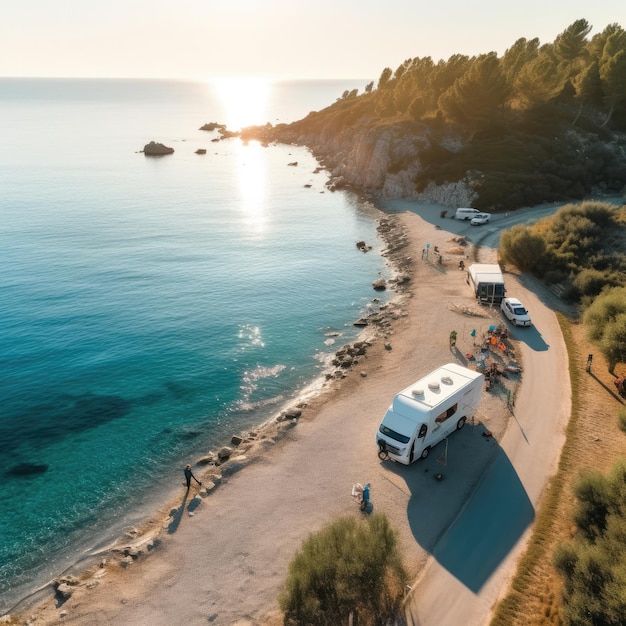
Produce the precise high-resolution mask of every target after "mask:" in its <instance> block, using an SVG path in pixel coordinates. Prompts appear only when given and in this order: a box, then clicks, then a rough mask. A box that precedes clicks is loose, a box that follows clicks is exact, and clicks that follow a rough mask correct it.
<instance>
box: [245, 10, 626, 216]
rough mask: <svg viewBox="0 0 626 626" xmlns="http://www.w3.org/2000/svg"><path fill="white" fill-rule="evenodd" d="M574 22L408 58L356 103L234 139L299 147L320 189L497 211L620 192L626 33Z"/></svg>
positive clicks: (625, 135) (348, 100)
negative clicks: (313, 160)
mask: <svg viewBox="0 0 626 626" xmlns="http://www.w3.org/2000/svg"><path fill="white" fill-rule="evenodd" d="M591 31H592V27H591V25H589V23H588V22H587V21H586V20H584V19H579V20H577V21H575V22H574V23H573V24H571V25H570V26H568V27H567V28H566V29H565V30H564V31H563V32H562V33H560V34H559V35H558V36H557V37H556V38H555V40H554V41H553V42H551V43H545V44H541V43H540V42H539V40H538V39H537V38H533V39H526V38H521V39H518V40H517V41H515V42H513V43H512V45H511V46H510V47H509V48H508V49H507V50H506V52H505V53H504V54H503V55H502V56H498V55H497V54H496V53H495V52H489V53H487V54H481V55H478V56H473V57H468V56H465V55H461V54H455V55H453V56H451V57H450V58H449V59H447V60H440V61H438V62H436V61H434V60H433V59H432V58H431V57H425V58H420V57H416V58H412V59H407V60H406V61H404V63H402V64H401V65H400V66H399V67H397V68H396V69H395V71H394V70H392V69H391V68H388V67H387V68H385V69H384V70H383V71H382V73H381V74H380V77H379V79H378V81H377V84H376V85H374V82H371V83H369V84H368V85H367V86H366V87H365V89H364V90H363V93H361V94H359V93H358V91H357V90H352V91H345V92H344V93H343V94H342V96H341V97H340V98H339V99H338V100H337V101H336V102H335V103H334V104H332V105H330V106H329V107H327V108H325V109H323V110H321V111H316V112H311V113H310V114H309V115H308V116H307V117H305V118H304V119H302V120H299V121H297V122H294V123H292V124H282V125H277V126H276V127H273V126H271V125H269V124H268V125H266V126H263V127H254V128H248V129H244V131H242V137H243V138H244V139H250V138H257V139H261V140H263V141H283V142H287V143H297V144H300V145H307V146H309V147H310V148H311V150H312V151H313V152H314V154H315V155H316V156H317V157H318V159H319V160H320V161H321V162H322V163H323V164H324V165H325V166H326V167H327V169H329V171H330V172H331V183H330V185H331V187H332V188H336V187H342V186H343V187H348V188H354V189H356V190H359V191H364V192H369V193H372V194H374V195H380V196H383V197H384V196H387V197H405V198H412V199H417V200H422V201H426V200H428V201H431V202H436V203H439V204H443V205H446V206H454V205H455V204H456V206H459V205H461V206H462V204H460V203H461V202H463V201H466V202H468V203H470V202H471V203H472V204H471V206H476V207H478V208H480V209H490V210H500V209H502V210H505V209H514V208H517V207H521V206H531V205H536V204H540V203H543V202H549V201H563V200H569V199H581V198H584V197H585V196H586V195H588V194H590V193H592V192H597V191H605V192H621V191H622V190H623V189H624V186H625V185H626V170H624V168H623V167H622V166H621V163H623V162H624V158H625V157H626V31H624V29H623V28H622V27H621V26H620V25H619V24H616V23H615V24H610V25H608V26H607V27H606V28H605V29H604V30H603V31H601V32H599V33H596V34H595V35H593V36H590V33H591Z"/></svg>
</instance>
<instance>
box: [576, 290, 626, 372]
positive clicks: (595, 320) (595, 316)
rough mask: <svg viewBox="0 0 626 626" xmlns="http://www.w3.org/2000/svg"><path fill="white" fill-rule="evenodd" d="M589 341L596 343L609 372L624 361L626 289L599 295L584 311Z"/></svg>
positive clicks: (625, 344)
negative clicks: (605, 359) (607, 364)
mask: <svg viewBox="0 0 626 626" xmlns="http://www.w3.org/2000/svg"><path fill="white" fill-rule="evenodd" d="M584 322H585V326H586V327H587V334H588V336H589V339H590V340H591V341H593V342H594V343H596V344H597V345H598V346H599V348H600V350H602V353H603V354H604V356H605V357H606V358H607V360H608V362H609V371H611V372H612V371H613V369H614V368H615V365H616V364H617V363H622V362H625V361H626V287H614V288H613V289H608V290H605V291H604V292H603V293H601V294H600V295H599V296H598V297H597V298H596V299H595V300H594V301H593V302H592V303H591V305H590V306H589V308H588V309H587V310H586V311H585V315H584Z"/></svg>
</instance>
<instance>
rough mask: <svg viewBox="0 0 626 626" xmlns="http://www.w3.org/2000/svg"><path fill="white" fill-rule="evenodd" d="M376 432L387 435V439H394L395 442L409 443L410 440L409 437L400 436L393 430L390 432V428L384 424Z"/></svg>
mask: <svg viewBox="0 0 626 626" xmlns="http://www.w3.org/2000/svg"><path fill="white" fill-rule="evenodd" d="M378 430H379V431H380V432H381V433H382V434H383V435H387V437H391V439H395V440H396V441H399V442H400V443H409V440H410V439H411V438H410V437H407V436H406V435H401V434H400V433H397V432H396V431H395V430H391V428H389V427H387V426H385V425H384V424H381V425H380V428H379V429H378Z"/></svg>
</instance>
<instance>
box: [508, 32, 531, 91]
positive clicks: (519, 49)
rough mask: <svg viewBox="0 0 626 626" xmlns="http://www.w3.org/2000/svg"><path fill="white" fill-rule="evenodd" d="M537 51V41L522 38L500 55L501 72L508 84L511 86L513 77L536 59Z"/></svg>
mask: <svg viewBox="0 0 626 626" xmlns="http://www.w3.org/2000/svg"><path fill="white" fill-rule="evenodd" d="M538 51H539V39H537V38H535V39H531V40H530V41H529V40H527V39H526V38H524V37H522V38H521V39H518V40H517V41H516V42H515V43H514V44H513V45H512V46H511V47H510V48H509V49H508V50H506V52H505V53H504V54H503V55H502V59H501V63H502V71H503V72H504V74H505V76H506V77H507V80H508V81H509V83H510V84H513V82H514V79H515V76H516V75H517V73H518V72H519V71H520V69H521V68H522V67H524V65H526V64H527V63H529V62H530V61H532V60H533V59H535V58H536V57H537V54H538Z"/></svg>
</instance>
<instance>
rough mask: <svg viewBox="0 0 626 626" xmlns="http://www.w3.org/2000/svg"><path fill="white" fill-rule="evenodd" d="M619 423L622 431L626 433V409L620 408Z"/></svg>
mask: <svg viewBox="0 0 626 626" xmlns="http://www.w3.org/2000/svg"><path fill="white" fill-rule="evenodd" d="M617 420H618V425H619V428H620V430H621V431H622V432H624V433H626V409H620V410H619V413H618V415H617Z"/></svg>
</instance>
